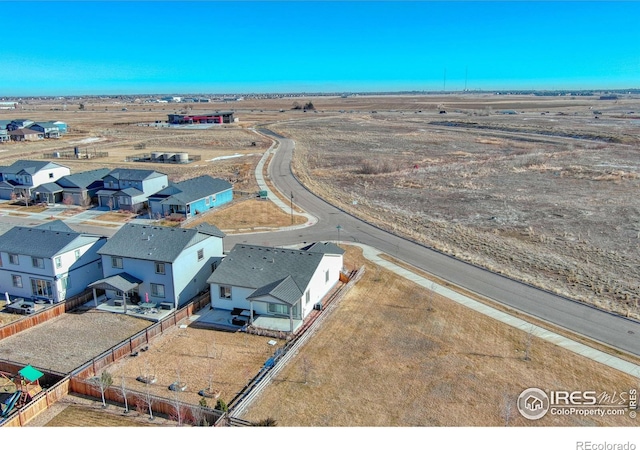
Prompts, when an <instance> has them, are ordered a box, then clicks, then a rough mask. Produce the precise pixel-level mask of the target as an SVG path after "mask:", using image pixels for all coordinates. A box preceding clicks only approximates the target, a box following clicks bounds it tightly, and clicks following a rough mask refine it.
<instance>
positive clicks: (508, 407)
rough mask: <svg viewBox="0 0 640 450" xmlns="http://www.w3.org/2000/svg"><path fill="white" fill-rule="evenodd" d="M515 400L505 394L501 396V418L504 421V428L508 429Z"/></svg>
mask: <svg viewBox="0 0 640 450" xmlns="http://www.w3.org/2000/svg"><path fill="white" fill-rule="evenodd" d="M514 402H515V400H514V399H513V398H512V396H511V395H509V394H507V393H505V394H504V395H503V396H502V418H503V419H504V426H505V427H508V426H509V423H510V422H511V419H512V418H513V404H514Z"/></svg>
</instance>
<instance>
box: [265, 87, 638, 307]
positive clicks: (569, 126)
mask: <svg viewBox="0 0 640 450" xmlns="http://www.w3.org/2000/svg"><path fill="white" fill-rule="evenodd" d="M481 100H482V99H477V103H473V102H471V101H467V102H466V103H462V101H460V102H457V103H456V102H454V101H453V100H452V101H451V105H449V106H450V107H449V106H447V105H448V103H447V104H444V105H443V107H446V110H447V114H446V115H443V114H438V113H437V112H436V111H422V110H418V111H420V112H418V111H415V110H407V109H405V110H404V112H399V111H396V112H390V111H378V112H376V113H373V114H371V113H369V114H362V113H358V112H356V113H354V114H345V115H343V116H342V117H341V120H339V121H336V120H335V119H333V118H322V117H313V118H312V119H309V120H303V121H296V122H288V123H285V124H279V125H277V126H274V128H275V129H276V130H277V131H278V132H281V133H282V134H285V135H287V136H290V137H291V138H293V139H295V140H296V149H297V151H296V153H295V158H296V160H295V170H296V171H297V173H298V175H299V176H300V177H301V178H302V179H303V180H304V182H305V184H307V186H309V187H310V188H311V189H312V190H314V191H315V192H317V193H319V194H321V195H322V196H324V197H326V198H329V199H331V201H333V202H335V203H338V204H340V205H341V207H342V208H344V209H346V210H348V211H350V212H352V213H354V214H356V215H358V216H360V217H363V218H365V219H368V220H370V221H372V222H375V223H377V224H380V225H381V226H383V227H384V228H387V229H390V230H392V231H394V232H396V233H400V234H404V235H406V236H409V237H411V238H413V239H415V240H418V241H421V242H423V243H426V244H428V245H430V246H433V247H435V248H438V249H440V250H443V251H445V252H448V253H450V254H454V255H456V256H458V257H460V258H463V259H466V260H468V261H472V262H474V263H476V264H478V265H481V266H484V267H488V268H490V269H492V270H494V271H497V272H501V273H505V274H508V275H510V276H512V277H514V278H517V279H521V280H524V281H527V282H529V283H532V284H535V285H538V286H541V287H543V288H546V289H549V290H552V291H555V292H558V293H561V294H563V295H566V296H569V297H572V298H576V299H580V300H582V301H585V302H589V303H592V304H594V305H597V306H599V307H603V308H606V309H610V310H613V311H616V312H618V313H621V314H628V315H630V316H633V317H640V310H639V309H638V298H639V297H640V287H639V285H638V283H637V280H638V279H640V266H638V264H637V263H636V261H637V260H638V259H639V257H640V250H639V249H640V246H639V245H638V243H640V200H639V199H638V197H637V196H636V195H634V194H633V193H634V192H637V190H638V188H639V187H640V162H639V160H638V155H637V149H638V145H640V138H639V137H638V136H639V135H638V132H639V131H640V119H638V118H637V117H636V116H630V115H628V114H627V113H628V112H630V111H638V109H640V101H639V100H625V101H620V102H617V103H613V102H609V103H607V102H604V101H599V100H590V101H588V100H583V99H579V100H562V101H556V100H548V101H546V102H545V101H542V100H539V99H537V98H534V97H531V98H514V99H510V100H509V103H505V104H503V105H502V107H503V108H517V109H516V111H518V114H514V115H512V114H497V112H496V111H495V110H492V109H490V106H486V105H485V106H483V105H484V104H483V103H482V101H481ZM407 106H408V105H407ZM463 107H464V108H468V109H464V110H463V109H459V108H463ZM493 107H494V108H495V107H496V105H493ZM471 108H475V109H471ZM596 108H597V109H598V110H599V111H598V112H599V113H600V115H599V116H597V117H598V119H595V117H596V116H595V115H594V113H593V111H594V110H595V109H596ZM456 111H458V112H456ZM543 113H544V115H542V114H543ZM443 117H444V119H443ZM629 117H631V118H629ZM634 117H635V118H634ZM445 119H446V123H445ZM354 200H355V201H357V206H354V205H353V202H354Z"/></svg>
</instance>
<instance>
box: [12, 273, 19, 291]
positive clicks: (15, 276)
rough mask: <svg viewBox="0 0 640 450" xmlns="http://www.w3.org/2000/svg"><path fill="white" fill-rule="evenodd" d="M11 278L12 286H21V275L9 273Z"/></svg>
mask: <svg viewBox="0 0 640 450" xmlns="http://www.w3.org/2000/svg"><path fill="white" fill-rule="evenodd" d="M11 279H12V280H13V287H17V288H21V287H22V277H21V276H20V275H11Z"/></svg>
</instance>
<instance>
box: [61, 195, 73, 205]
mask: <svg viewBox="0 0 640 450" xmlns="http://www.w3.org/2000/svg"><path fill="white" fill-rule="evenodd" d="M62 204H63V205H65V206H71V205H73V195H70V194H67V195H65V196H64V198H63V199H62Z"/></svg>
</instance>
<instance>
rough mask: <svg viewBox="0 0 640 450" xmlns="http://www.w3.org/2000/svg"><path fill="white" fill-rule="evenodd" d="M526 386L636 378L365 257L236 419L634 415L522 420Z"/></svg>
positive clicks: (447, 421) (603, 387)
mask: <svg viewBox="0 0 640 450" xmlns="http://www.w3.org/2000/svg"><path fill="white" fill-rule="evenodd" d="M353 253H354V250H353V249H352V248H351V249H349V255H353ZM528 342H529V343H528ZM527 348H528V350H527ZM527 353H528V355H529V357H530V360H528V361H527V360H525V356H526V355H527ZM529 387H540V388H544V389H557V390H563V389H566V390H577V389H583V390H586V389H593V390H596V391H598V392H600V391H607V392H609V393H611V392H612V391H617V392H621V391H622V390H628V389H630V388H636V389H637V388H638V379H637V378H634V377H631V376H628V375H626V374H623V373H619V372H617V371H615V370H613V369H610V368H608V367H605V366H602V365H600V364H597V363H594V362H591V361H590V360H587V359H585V358H582V357H579V356H577V355H575V354H574V353H571V352H569V351H567V350H564V349H561V348H559V347H556V346H554V345H552V344H549V343H548V342H546V341H543V340H539V339H537V338H535V337H534V338H531V337H530V336H527V333H525V332H522V331H519V330H516V329H514V328H512V327H509V326H506V325H503V324H501V323H499V322H497V321H495V320H493V319H489V318H487V317H485V316H482V315H480V314H478V313H475V312H473V311H471V310H469V309H466V308H464V307H462V306H460V305H458V304H457V303H455V302H452V301H450V300H448V299H445V298H442V297H440V296H439V295H437V294H432V293H431V292H430V291H428V290H425V289H422V288H418V287H416V285H414V284H412V283H411V282H408V281H406V280H404V279H401V278H399V277H397V276H396V275H393V274H392V273H390V272H387V271H386V270H384V269H378V268H376V267H373V266H371V265H369V264H367V272H366V273H365V276H364V277H363V278H362V280H361V281H360V282H359V283H358V284H357V285H356V286H355V287H354V288H353V289H352V291H350V292H349V293H348V294H347V296H346V297H345V298H344V299H343V301H342V303H341V304H340V305H339V307H338V309H337V310H336V311H335V312H334V313H333V315H332V316H331V317H330V318H329V319H328V320H327V321H326V322H325V324H324V325H323V327H322V329H321V330H320V331H319V332H318V333H317V334H316V335H314V337H313V339H311V340H310V341H309V342H308V343H307V344H306V345H305V347H304V348H303V349H302V351H300V353H299V354H298V355H297V356H296V357H295V358H294V360H293V361H292V362H291V363H290V364H289V365H288V366H286V367H285V368H284V369H283V371H282V372H281V373H280V374H278V376H277V378H276V381H275V382H274V383H272V384H271V385H270V386H269V387H268V388H267V389H266V390H265V391H264V393H263V394H262V395H261V396H260V397H259V398H258V400H257V401H256V402H255V403H254V405H253V406H252V407H251V408H250V409H249V411H248V413H247V414H246V415H245V417H244V418H245V419H247V420H256V419H258V418H264V417H268V416H270V417H273V418H275V419H276V420H277V422H278V424H280V425H282V426H338V427H343V426H368V427H369V426H378V427H381V426H504V425H507V424H508V425H510V426H637V422H636V420H633V419H631V418H629V417H628V415H627V416H625V417H605V418H593V417H589V418H585V417H579V416H576V415H574V416H552V415H551V414H547V416H545V417H544V418H542V419H540V420H538V421H528V420H527V419H525V418H523V417H522V416H520V414H519V413H518V411H517V409H516V407H515V401H516V399H517V397H518V395H519V394H520V393H521V392H522V391H523V390H524V389H526V388H529Z"/></svg>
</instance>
